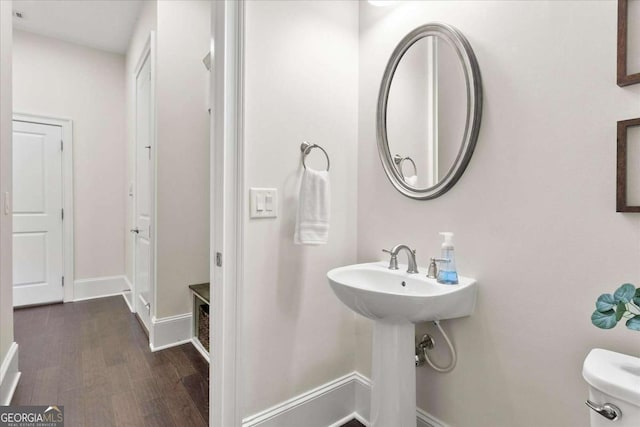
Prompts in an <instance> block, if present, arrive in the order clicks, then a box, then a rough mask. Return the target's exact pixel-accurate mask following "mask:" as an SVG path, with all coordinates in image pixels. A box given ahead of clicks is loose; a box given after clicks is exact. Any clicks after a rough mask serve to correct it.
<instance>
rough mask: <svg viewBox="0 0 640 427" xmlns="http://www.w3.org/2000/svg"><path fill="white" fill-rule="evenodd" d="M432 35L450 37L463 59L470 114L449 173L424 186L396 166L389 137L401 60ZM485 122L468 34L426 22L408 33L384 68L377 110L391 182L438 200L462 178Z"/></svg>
mask: <svg viewBox="0 0 640 427" xmlns="http://www.w3.org/2000/svg"><path fill="white" fill-rule="evenodd" d="M428 36H435V37H440V38H443V39H444V40H446V41H447V42H448V43H449V44H450V45H451V46H452V47H453V48H454V49H455V51H456V54H457V55H458V58H459V59H460V61H461V62H462V68H463V70H464V76H465V82H466V86H467V87H466V89H467V115H466V118H467V119H466V123H465V130H464V134H463V137H462V145H461V147H460V150H459V151H458V154H457V156H456V159H455V161H454V162H453V165H452V166H451V168H450V169H449V171H448V172H447V174H446V175H445V176H444V177H443V178H442V180H440V181H439V182H438V183H437V184H436V185H434V186H431V187H428V188H424V189H420V188H415V187H413V186H410V185H409V184H407V183H406V182H405V181H404V179H403V177H402V175H401V174H400V171H398V169H397V168H396V167H395V165H394V161H393V155H392V154H391V151H390V150H389V141H388V140H387V101H388V99H389V90H390V89H391V82H392V80H393V75H394V74H395V72H396V68H398V64H399V63H400V60H401V59H402V57H403V56H404V54H405V53H406V52H407V50H409V48H410V47H411V46H413V44H414V43H416V42H417V41H418V40H420V39H423V38H425V37H428ZM481 121H482V79H481V76H480V68H479V67H478V61H477V60H476V57H475V54H474V53H473V49H472V48H471V45H470V44H469V42H468V41H467V39H466V38H465V36H464V35H463V34H462V33H461V32H460V31H458V30H457V29H456V28H454V27H452V26H451V25H448V24H442V23H437V22H436V23H429V24H425V25H422V26H420V27H418V28H416V29H415V30H413V31H411V32H410V33H409V34H407V35H406V36H405V37H404V38H403V39H402V40H401V41H400V43H398V46H396V48H395V49H394V51H393V53H392V54H391V57H390V58H389V62H388V63H387V67H386V68H385V70H384V75H383V77H382V83H381V84H380V92H379V94H378V110H377V113H376V128H377V132H376V133H377V140H378V153H379V154H380V160H381V161H382V166H383V168H384V171H385V173H386V175H387V178H389V181H391V184H393V186H394V187H395V188H396V190H398V191H399V192H401V193H402V194H404V195H405V196H407V197H410V198H412V199H417V200H428V199H434V198H436V197H438V196H441V195H443V194H444V193H446V192H447V191H449V190H450V189H451V187H453V186H454V185H455V183H456V182H457V181H458V180H459V179H460V177H461V176H462V174H463V173H464V170H465V169H466V167H467V165H468V164H469V160H470V159H471V156H472V155H473V150H474V149H475V146H476V142H477V140H478V133H479V132H480V122H481Z"/></svg>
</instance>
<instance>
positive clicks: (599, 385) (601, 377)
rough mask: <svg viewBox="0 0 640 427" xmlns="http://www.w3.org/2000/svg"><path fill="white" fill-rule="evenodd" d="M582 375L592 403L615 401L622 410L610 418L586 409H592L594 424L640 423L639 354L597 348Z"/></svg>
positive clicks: (635, 425)
mask: <svg viewBox="0 0 640 427" xmlns="http://www.w3.org/2000/svg"><path fill="white" fill-rule="evenodd" d="M582 376H583V377H584V379H585V381H586V382H587V383H588V384H589V400H590V401H591V402H592V403H593V404H595V405H596V406H603V405H604V404H610V405H615V406H616V407H617V408H619V409H620V413H621V415H620V416H619V418H618V419H617V420H616V421H611V420H608V419H607V418H605V417H603V416H602V415H600V414H598V413H597V412H596V411H594V410H590V409H586V410H588V411H589V412H590V413H591V415H590V417H591V424H590V426H591V427H638V426H640V358H637V357H633V356H628V355H626V354H621V353H616V352H613V351H609V350H603V349H600V348H594V349H593V350H591V351H590V352H589V354H588V355H587V357H586V359H585V360H584V365H583V367H582Z"/></svg>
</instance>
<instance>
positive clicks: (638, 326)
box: [626, 315, 640, 331]
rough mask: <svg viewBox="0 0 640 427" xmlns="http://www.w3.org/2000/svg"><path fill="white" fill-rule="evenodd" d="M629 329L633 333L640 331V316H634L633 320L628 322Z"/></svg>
mask: <svg viewBox="0 0 640 427" xmlns="http://www.w3.org/2000/svg"><path fill="white" fill-rule="evenodd" d="M626 325H627V328H629V329H631V330H633V331H640V316H637V315H636V316H633V317H632V318H631V319H629V320H627V323H626Z"/></svg>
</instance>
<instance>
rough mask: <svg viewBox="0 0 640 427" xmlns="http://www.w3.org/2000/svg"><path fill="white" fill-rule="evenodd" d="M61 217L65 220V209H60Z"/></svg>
mask: <svg viewBox="0 0 640 427" xmlns="http://www.w3.org/2000/svg"><path fill="white" fill-rule="evenodd" d="M60 217H61V218H62V220H63V221H64V209H60Z"/></svg>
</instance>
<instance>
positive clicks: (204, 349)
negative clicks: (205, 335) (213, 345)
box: [191, 337, 211, 363]
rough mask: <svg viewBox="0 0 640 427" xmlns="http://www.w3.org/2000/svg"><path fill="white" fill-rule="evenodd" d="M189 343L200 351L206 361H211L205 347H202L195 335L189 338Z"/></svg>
mask: <svg viewBox="0 0 640 427" xmlns="http://www.w3.org/2000/svg"><path fill="white" fill-rule="evenodd" d="M191 344H193V346H194V347H195V348H196V350H198V351H199V352H200V354H201V355H202V357H204V359H205V360H206V361H207V363H211V358H210V357H209V352H208V351H207V349H206V348H204V346H203V345H202V344H200V341H198V339H197V338H196V337H193V338H191Z"/></svg>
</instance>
